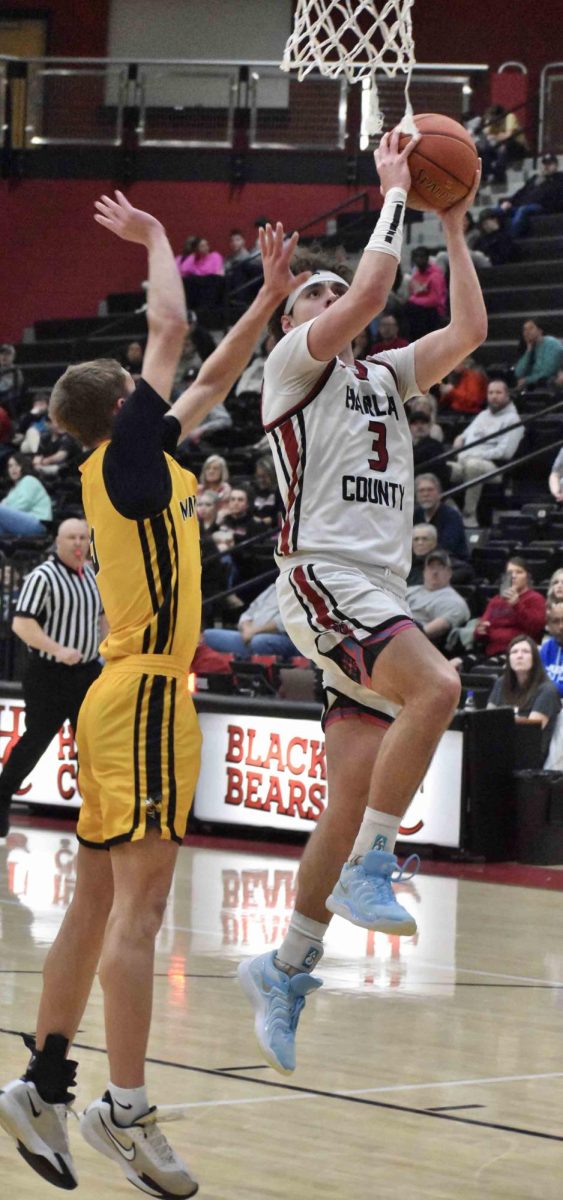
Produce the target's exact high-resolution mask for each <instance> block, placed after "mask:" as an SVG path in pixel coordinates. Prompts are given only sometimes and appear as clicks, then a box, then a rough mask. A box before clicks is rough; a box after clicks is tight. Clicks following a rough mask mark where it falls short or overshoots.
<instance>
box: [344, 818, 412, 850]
mask: <svg viewBox="0 0 563 1200" xmlns="http://www.w3.org/2000/svg"><path fill="white" fill-rule="evenodd" d="M400 824H401V817H394V816H393V814H392V813H384V812H378V811H377V809H376V808H366V811H365V813H364V818H363V821H362V823H361V825H360V828H359V830H358V836H357V838H356V841H355V842H354V845H353V847H352V852H351V854H350V857H349V859H348V862H355V861H356V859H358V858H363V856H364V854H369V851H370V850H385V852H386V853H387V854H392V853H393V851H394V849H395V842H396V841H397V835H398V833H399V825H400Z"/></svg>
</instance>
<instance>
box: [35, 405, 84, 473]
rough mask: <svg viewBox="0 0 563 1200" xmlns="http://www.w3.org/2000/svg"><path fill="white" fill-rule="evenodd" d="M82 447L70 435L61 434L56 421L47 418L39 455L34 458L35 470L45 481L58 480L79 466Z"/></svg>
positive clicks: (40, 439) (40, 440)
mask: <svg viewBox="0 0 563 1200" xmlns="http://www.w3.org/2000/svg"><path fill="white" fill-rule="evenodd" d="M79 457H80V447H79V445H78V442H76V441H75V439H74V438H73V437H71V436H70V434H68V433H61V432H60V430H59V429H57V426H56V425H55V423H54V421H52V420H51V418H50V417H47V422H46V428H45V429H44V431H43V433H42V434H41V437H40V438H39V447H38V450H37V454H34V456H33V469H34V470H35V471H36V472H37V474H38V475H39V476H43V477H44V478H45V479H58V478H59V476H60V475H61V474H62V475H65V474H66V473H67V472H68V471H69V470H70V469H71V468H72V467H73V466H77V465H78V459H79Z"/></svg>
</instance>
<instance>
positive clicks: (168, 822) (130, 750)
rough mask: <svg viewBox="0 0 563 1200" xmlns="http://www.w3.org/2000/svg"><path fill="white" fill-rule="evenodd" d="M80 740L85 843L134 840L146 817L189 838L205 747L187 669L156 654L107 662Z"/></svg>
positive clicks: (88, 702)
mask: <svg viewBox="0 0 563 1200" xmlns="http://www.w3.org/2000/svg"><path fill="white" fill-rule="evenodd" d="M155 660H156V661H155ZM163 664H164V668H165V669H163ZM76 741H77V746H78V765H79V771H78V785H79V788H80V792H81V795H82V808H81V810H80V816H79V820H78V827H77V835H78V840H79V841H80V842H82V844H83V845H85V846H92V847H94V848H98V847H99V848H100V849H102V848H105V847H108V846H112V845H116V844H117V843H118V842H126V841H135V840H137V839H139V838H142V837H144V835H145V831H146V829H147V825H149V826H154V825H156V826H157V828H159V829H160V836H161V837H162V838H165V839H167V840H170V839H172V840H173V841H175V842H181V841H182V838H183V836H184V834H185V832H186V824H187V820H188V814H189V811H190V808H191V804H192V799H193V794H194V790H195V785H196V782H197V777H198V773H199V761H200V747H201V733H200V729H199V725H198V721H197V715H196V711H195V708H194V705H193V701H192V698H191V696H190V693H189V692H188V687H187V673H186V672H185V671H182V670H179V669H178V670H175V669H174V666H173V664H170V663H168V662H167V661H166V660H165V659H163V657H162V656H156V655H155V656H150V655H147V656H140V655H139V656H135V658H134V659H131V658H129V659H123V660H120V661H118V662H116V663H108V664H107V665H106V667H105V668H104V670H103V671H102V674H101V675H100V677H99V679H97V680H96V682H95V683H94V684H93V685H92V687H91V688H90V690H89V691H88V693H87V695H86V699H85V700H84V703H83V705H82V708H81V710H80V717H79V720H78V729H77V733H76Z"/></svg>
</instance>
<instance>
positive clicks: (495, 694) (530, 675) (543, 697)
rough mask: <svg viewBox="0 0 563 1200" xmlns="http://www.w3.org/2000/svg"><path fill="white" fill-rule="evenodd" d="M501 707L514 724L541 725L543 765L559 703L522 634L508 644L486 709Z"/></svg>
mask: <svg viewBox="0 0 563 1200" xmlns="http://www.w3.org/2000/svg"><path fill="white" fill-rule="evenodd" d="M501 706H505V707H507V706H508V707H510V708H512V709H514V710H515V719H516V723H517V724H520V725H530V724H533V725H536V724H537V725H541V728H542V730H543V734H542V743H541V749H542V762H543V761H544V760H545V758H546V757H547V752H548V750H549V743H550V741H551V737H552V734H553V731H554V729H555V722H556V720H557V718H558V716H559V714H560V712H561V700H560V698H559V692H558V690H557V688H556V687H555V685H554V684H553V683H552V682H551V680H550V679H548V676H547V674H546V672H545V670H544V667H543V663H542V660H541V657H540V652H539V651H538V648H537V646H536V643H535V642H534V639H533V638H531V637H528V636H527V635H526V634H518V635H517V636H516V637H514V638H513V639H512V641H511V642H510V645H509V646H508V654H507V659H506V665H505V668H504V672H503V674H502V675H501V677H500V679H497V681H496V683H495V684H494V687H493V690H492V692H491V694H490V696H489V702H488V704H487V708H500V707H501Z"/></svg>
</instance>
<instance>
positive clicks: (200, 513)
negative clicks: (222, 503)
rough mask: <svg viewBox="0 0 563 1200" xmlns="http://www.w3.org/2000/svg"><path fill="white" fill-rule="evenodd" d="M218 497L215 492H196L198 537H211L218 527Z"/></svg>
mask: <svg viewBox="0 0 563 1200" xmlns="http://www.w3.org/2000/svg"><path fill="white" fill-rule="evenodd" d="M217 506H218V498H217V493H216V492H211V491H206V492H198V495H197V496H196V503H195V507H196V513H197V519H198V521H199V531H200V538H201V540H202V541H203V539H204V538H211V535H212V534H214V533H215V532H216V530H217V529H218V528H219V526H218V524H217Z"/></svg>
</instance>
